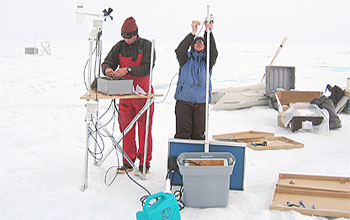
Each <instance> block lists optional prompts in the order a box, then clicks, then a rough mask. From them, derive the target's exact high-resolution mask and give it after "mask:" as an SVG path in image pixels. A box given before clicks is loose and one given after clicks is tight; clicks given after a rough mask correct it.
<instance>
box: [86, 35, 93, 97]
mask: <svg viewBox="0 0 350 220" xmlns="http://www.w3.org/2000/svg"><path fill="white" fill-rule="evenodd" d="M93 44H94V40H93V39H91V38H89V65H88V79H87V84H88V85H87V86H88V95H90V94H91V88H90V86H91V71H92V48H93V46H94V45H93Z"/></svg>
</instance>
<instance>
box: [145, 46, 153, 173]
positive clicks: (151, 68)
mask: <svg viewBox="0 0 350 220" xmlns="http://www.w3.org/2000/svg"><path fill="white" fill-rule="evenodd" d="M153 56H154V39H152V46H151V63H150V68H149V70H150V73H149V85H148V95H150V94H151V92H152V75H153ZM149 102H150V97H148V98H147V104H148V103H149ZM150 108H151V106H150V107H149V108H148V109H147V117H146V134H145V146H144V152H143V170H142V173H143V175H145V174H146V166H147V165H146V159H147V147H148V133H149V114H150Z"/></svg>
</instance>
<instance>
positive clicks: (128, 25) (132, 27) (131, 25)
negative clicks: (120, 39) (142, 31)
mask: <svg viewBox="0 0 350 220" xmlns="http://www.w3.org/2000/svg"><path fill="white" fill-rule="evenodd" d="M137 29H138V28H137V25H136V21H135V19H134V18H133V17H128V18H127V19H126V20H125V21H124V24H123V26H122V33H133V32H136V31H137ZM136 34H137V32H136Z"/></svg>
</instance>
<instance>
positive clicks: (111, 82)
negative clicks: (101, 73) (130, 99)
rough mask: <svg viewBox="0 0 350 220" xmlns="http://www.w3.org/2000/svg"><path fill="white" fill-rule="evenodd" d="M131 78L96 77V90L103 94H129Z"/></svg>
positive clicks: (131, 88) (131, 87)
mask: <svg viewBox="0 0 350 220" xmlns="http://www.w3.org/2000/svg"><path fill="white" fill-rule="evenodd" d="M132 83H133V80H132V79H126V78H119V79H112V78H109V77H101V78H97V91H98V92H100V93H103V94H105V95H131V94H132V91H133V86H132Z"/></svg>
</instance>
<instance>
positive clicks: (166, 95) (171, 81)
mask: <svg viewBox="0 0 350 220" xmlns="http://www.w3.org/2000/svg"><path fill="white" fill-rule="evenodd" d="M177 74H179V72H177V73H175V75H174V76H173V77H172V78H171V80H170V83H169V86H168V90H167V92H166V94H165V96H164V99H163V100H162V101H160V102H154V103H156V104H160V103H163V102H164V101H165V99H166V98H167V97H168V93H169V90H170V87H171V84H172V83H173V80H174V78H175V76H176V75H177Z"/></svg>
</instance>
